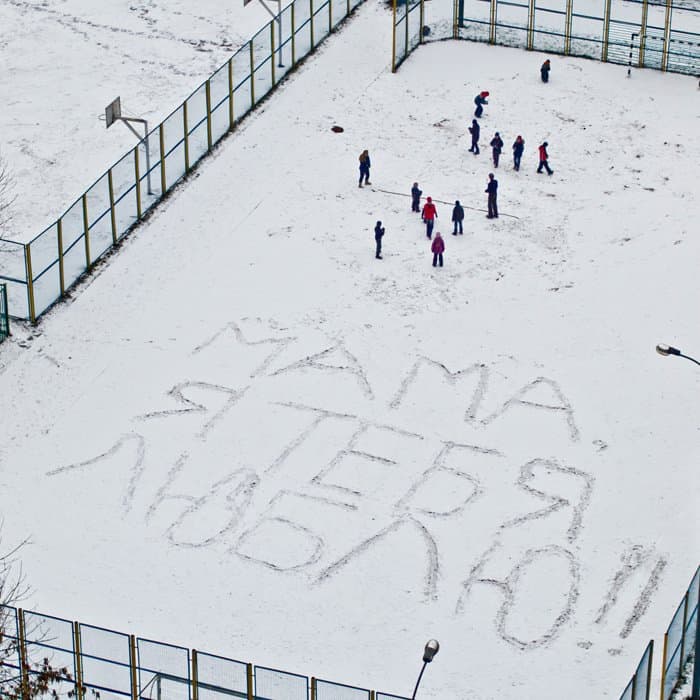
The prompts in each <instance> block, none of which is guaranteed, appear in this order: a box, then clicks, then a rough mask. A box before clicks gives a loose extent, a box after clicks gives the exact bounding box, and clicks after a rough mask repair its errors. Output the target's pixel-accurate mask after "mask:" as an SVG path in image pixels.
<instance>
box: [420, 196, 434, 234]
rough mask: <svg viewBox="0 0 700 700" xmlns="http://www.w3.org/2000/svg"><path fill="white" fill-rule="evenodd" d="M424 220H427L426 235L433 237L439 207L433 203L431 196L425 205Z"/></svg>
mask: <svg viewBox="0 0 700 700" xmlns="http://www.w3.org/2000/svg"><path fill="white" fill-rule="evenodd" d="M422 216H423V221H425V235H426V236H427V237H428V238H432V237H433V226H434V224H435V219H437V208H436V207H435V205H434V204H433V200H432V198H431V197H428V200H427V201H426V203H425V204H424V205H423V214H422Z"/></svg>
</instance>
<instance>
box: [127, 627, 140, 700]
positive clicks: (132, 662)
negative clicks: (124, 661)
mask: <svg viewBox="0 0 700 700" xmlns="http://www.w3.org/2000/svg"><path fill="white" fill-rule="evenodd" d="M129 670H130V671H131V700H139V682H138V671H137V664H136V637H134V635H133V634H130V635H129Z"/></svg>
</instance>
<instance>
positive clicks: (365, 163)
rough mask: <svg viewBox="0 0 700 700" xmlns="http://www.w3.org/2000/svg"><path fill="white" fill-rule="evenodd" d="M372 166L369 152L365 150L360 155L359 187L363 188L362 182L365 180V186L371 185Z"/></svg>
mask: <svg viewBox="0 0 700 700" xmlns="http://www.w3.org/2000/svg"><path fill="white" fill-rule="evenodd" d="M371 165H372V163H371V162H370V159H369V151H367V150H364V151H362V153H360V182H359V184H358V187H362V180H363V179H364V181H365V185H371V184H372V183H371V182H370V181H369V168H370V166H371Z"/></svg>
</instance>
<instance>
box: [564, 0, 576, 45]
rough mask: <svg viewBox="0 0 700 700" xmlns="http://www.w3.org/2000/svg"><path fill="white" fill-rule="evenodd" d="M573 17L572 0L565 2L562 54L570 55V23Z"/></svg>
mask: <svg viewBox="0 0 700 700" xmlns="http://www.w3.org/2000/svg"><path fill="white" fill-rule="evenodd" d="M573 16H574V3H573V0H566V19H565V20H564V54H565V55H566V56H568V55H569V54H570V53H571V23H572V19H573Z"/></svg>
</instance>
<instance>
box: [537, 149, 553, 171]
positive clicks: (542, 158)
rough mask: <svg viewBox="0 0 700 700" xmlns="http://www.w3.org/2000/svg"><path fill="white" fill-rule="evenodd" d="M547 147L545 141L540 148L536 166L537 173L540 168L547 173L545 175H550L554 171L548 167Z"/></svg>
mask: <svg viewBox="0 0 700 700" xmlns="http://www.w3.org/2000/svg"><path fill="white" fill-rule="evenodd" d="M547 146H549V144H548V143H547V142H546V141H545V142H544V143H543V144H542V145H541V146H540V164H539V166H537V172H538V173H541V172H542V168H544V169H545V170H546V171H547V175H551V174H552V173H553V172H554V170H552V169H551V168H550V167H549V163H548V162H547V161H548V160H549V156H548V155H547Z"/></svg>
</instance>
